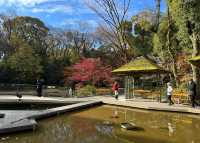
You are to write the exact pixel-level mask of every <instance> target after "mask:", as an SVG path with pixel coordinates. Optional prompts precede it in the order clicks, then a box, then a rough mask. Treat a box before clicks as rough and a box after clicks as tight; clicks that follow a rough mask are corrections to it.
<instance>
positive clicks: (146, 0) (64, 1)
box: [0, 0, 165, 29]
mask: <svg viewBox="0 0 200 143" xmlns="http://www.w3.org/2000/svg"><path fill="white" fill-rule="evenodd" d="M154 8H155V0H132V5H131V8H130V13H129V15H135V14H137V13H138V12H140V11H143V10H144V9H154ZM161 10H162V11H165V3H164V0H162V3H161ZM0 13H15V14H17V15H19V16H21V15H22V16H32V17H37V18H40V19H41V20H42V21H43V22H44V23H45V24H46V25H47V26H53V27H58V28H67V29H76V28H78V23H84V24H86V25H88V26H90V27H91V26H92V27H96V26H97V25H98V23H99V22H100V18H98V16H97V15H96V14H95V13H94V12H93V11H92V10H90V9H89V8H88V7H87V6H86V5H85V3H84V0H0Z"/></svg>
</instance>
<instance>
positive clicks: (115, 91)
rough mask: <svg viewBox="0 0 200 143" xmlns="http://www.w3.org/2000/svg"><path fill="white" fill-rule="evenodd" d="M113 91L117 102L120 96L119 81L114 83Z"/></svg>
mask: <svg viewBox="0 0 200 143" xmlns="http://www.w3.org/2000/svg"><path fill="white" fill-rule="evenodd" d="M112 90H113V92H114V94H115V99H116V100H117V99H118V96H119V84H118V82H117V81H115V82H114V84H113V86H112Z"/></svg>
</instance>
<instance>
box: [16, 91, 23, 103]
mask: <svg viewBox="0 0 200 143" xmlns="http://www.w3.org/2000/svg"><path fill="white" fill-rule="evenodd" d="M16 96H17V97H18V98H19V99H18V101H21V98H22V95H21V94H19V93H17V94H16Z"/></svg>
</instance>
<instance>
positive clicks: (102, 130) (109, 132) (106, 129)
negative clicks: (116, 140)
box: [96, 124, 113, 136]
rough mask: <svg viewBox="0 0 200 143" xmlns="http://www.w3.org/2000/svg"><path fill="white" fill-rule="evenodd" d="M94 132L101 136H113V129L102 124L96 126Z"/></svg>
mask: <svg viewBox="0 0 200 143" xmlns="http://www.w3.org/2000/svg"><path fill="white" fill-rule="evenodd" d="M96 130H97V131H98V132H99V133H101V134H103V135H108V136H112V135H113V127H112V126H110V125H103V124H99V125H96Z"/></svg>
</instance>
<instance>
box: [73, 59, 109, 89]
mask: <svg viewBox="0 0 200 143" xmlns="http://www.w3.org/2000/svg"><path fill="white" fill-rule="evenodd" d="M111 70H112V68H111V67H110V66H104V65H103V64H102V62H101V60H100V59H94V58H88V59H83V60H81V61H80V62H79V63H77V64H75V65H73V66H72V76H71V77H70V79H71V80H74V81H79V82H91V83H92V84H93V85H97V84H98V83H111V82H112V79H111Z"/></svg>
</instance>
